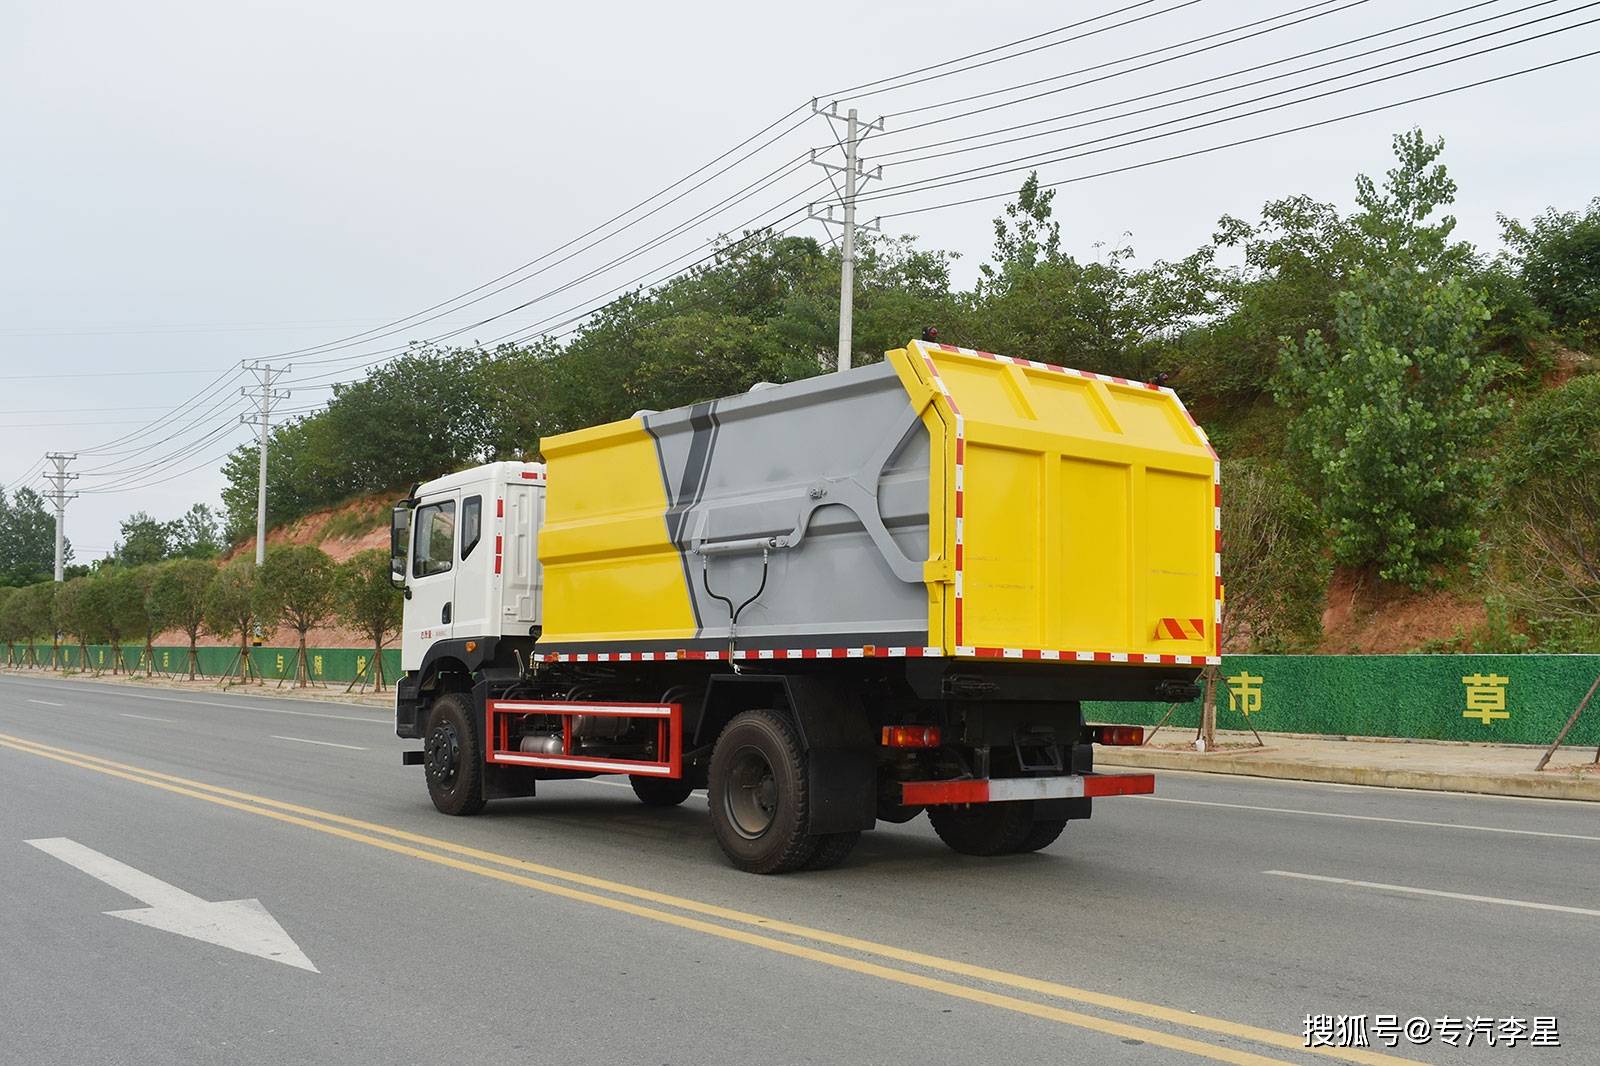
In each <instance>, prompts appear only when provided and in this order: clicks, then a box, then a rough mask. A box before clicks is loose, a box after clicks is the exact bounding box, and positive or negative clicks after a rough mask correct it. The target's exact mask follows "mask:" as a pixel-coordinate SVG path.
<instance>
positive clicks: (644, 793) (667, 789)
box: [628, 774, 694, 807]
mask: <svg viewBox="0 0 1600 1066" xmlns="http://www.w3.org/2000/svg"><path fill="white" fill-rule="evenodd" d="M628 783H629V784H630V785H632V786H633V794H634V795H635V796H638V797H639V802H640V803H642V804H644V805H645V806H646V807H676V806H677V805H678V804H680V803H682V802H683V801H684V800H686V799H688V798H689V793H691V792H693V791H694V786H692V785H690V784H689V782H687V781H682V780H676V781H675V780H672V779H671V778H662V777H646V776H645V775H643V774H631V775H629V777H628Z"/></svg>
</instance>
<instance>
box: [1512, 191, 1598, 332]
mask: <svg viewBox="0 0 1600 1066" xmlns="http://www.w3.org/2000/svg"><path fill="white" fill-rule="evenodd" d="M1500 229H1501V237H1502V239H1503V240H1504V241H1505V243H1506V245H1507V246H1508V249H1509V254H1508V256H1507V259H1508V260H1509V262H1510V264H1511V265H1512V267H1513V268H1514V269H1515V271H1516V273H1517V274H1518V276H1519V277H1520V278H1521V281H1522V284H1523V285H1524V286H1525V287H1526V290H1527V293H1528V296H1529V297H1530V298H1531V300H1532V302H1533V303H1534V305H1536V306H1537V307H1538V308H1539V309H1540V310H1541V311H1543V312H1544V314H1545V315H1547V316H1548V321H1550V322H1551V323H1553V324H1554V326H1555V328H1556V329H1557V330H1558V331H1560V333H1561V334H1562V335H1563V338H1564V339H1565V340H1566V342H1567V343H1568V344H1571V345H1574V346H1576V347H1580V348H1585V349H1592V348H1593V347H1594V346H1595V345H1596V344H1597V343H1600V197H1596V198H1595V199H1593V200H1591V201H1590V202H1589V207H1588V209H1587V210H1586V211H1584V212H1583V213H1582V214H1579V213H1578V212H1576V211H1557V210H1556V209H1555V208H1550V209H1548V210H1546V211H1545V212H1544V213H1543V214H1541V215H1539V216H1538V217H1536V218H1535V219H1534V220H1533V222H1532V223H1531V224H1528V225H1524V224H1522V223H1521V222H1518V221H1517V220H1516V219H1512V218H1507V217H1506V216H1504V215H1501V216H1500Z"/></svg>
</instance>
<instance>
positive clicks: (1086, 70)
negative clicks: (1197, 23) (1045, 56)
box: [886, 0, 1498, 133]
mask: <svg viewBox="0 0 1600 1066" xmlns="http://www.w3.org/2000/svg"><path fill="white" fill-rule="evenodd" d="M1331 2H1333V0H1318V2H1317V3H1309V5H1306V6H1302V8H1294V10H1293V11H1280V13H1278V14H1269V16H1267V18H1262V19H1254V21H1250V22H1240V24H1238V26H1230V27H1227V29H1221V30H1214V32H1211V34H1205V35H1202V37H1190V38H1189V40H1182V42H1178V43H1176V45H1162V46H1160V48H1147V50H1146V51H1139V53H1134V54H1131V56H1120V58H1117V59H1107V61H1104V62H1096V64H1093V66H1088V67H1078V69H1077V70H1067V72H1064V74H1051V75H1050V77H1046V78H1034V80H1032V82H1022V83H1019V85H1006V86H1003V88H997V90H987V91H982V93H971V94H968V96H957V98H952V99H942V101H939V102H936V104H923V106H920V107H907V109H904V110H891V112H890V114H888V115H886V117H888V118H899V117H901V115H915V114H920V112H925V110H936V109H939V107H952V106H955V104H966V102H971V101H974V99H987V98H989V96H998V94H1002V93H1014V91H1018V90H1024V88H1034V86H1035V85H1048V83H1051V82H1061V80H1062V78H1072V77H1077V75H1080V74H1090V72H1091V70H1104V69H1106V67H1115V66H1120V64H1123V62H1131V61H1134V59H1144V58H1147V56H1155V54H1160V53H1163V51H1171V50H1173V48H1187V46H1189V45H1198V43H1200V42H1206V40H1213V38H1216V37H1224V35H1227V34H1237V32H1238V30H1245V29H1254V27H1258V26H1264V24H1266V22H1277V21H1278V19H1285V18H1290V16H1291V14H1301V13H1304V11H1314V14H1307V16H1306V18H1302V19H1294V21H1291V22H1282V24H1278V26H1269V27H1266V29H1258V30H1256V32H1253V34H1245V35H1243V37H1235V38H1232V40H1221V42H1214V43H1210V45H1206V46H1203V48H1195V50H1192V51H1184V53H1179V54H1176V56H1166V58H1165V59H1157V61H1154V62H1147V64H1142V66H1138V67H1130V69H1126V70H1115V72H1112V74H1104V75H1101V77H1098V78H1090V80H1088V82H1078V83H1077V85H1069V86H1062V88H1058V90H1051V91H1050V93H1038V94H1035V96H1026V98H1022V99H1019V101H1011V102H1018V104H1019V102H1026V101H1030V99H1038V98H1040V96H1050V94H1051V93H1061V91H1066V90H1069V88H1082V86H1083V85H1093V83H1096V82H1104V80H1106V78H1115V77H1122V75H1125V74H1133V72H1136V70H1149V69H1150V67H1158V66H1163V64H1166V62H1174V61H1178V59H1189V58H1192V56H1198V54H1202V53H1206V51H1214V50H1218V48H1227V46H1229V45H1237V43H1240V42H1246V40H1253V38H1256V37H1262V35H1266V34H1275V32H1278V30H1283V29H1290V27H1293V26H1301V24H1304V22H1310V21H1312V19H1320V18H1326V16H1330V14H1339V13H1342V11H1349V10H1350V8H1358V6H1362V5H1363V3H1368V0H1347V3H1344V5H1342V6H1338V8H1333V10H1331V11H1330V10H1326V6H1328V3H1331ZM1496 2H1498V0H1480V3H1496ZM1318 8H1323V10H1318ZM1434 18H1442V16H1434ZM1386 32H1387V30H1386ZM1003 106H1010V104H1003ZM974 114H982V110H973V112H963V114H962V115H952V118H965V117H966V115H974ZM941 122H947V118H941ZM923 125H931V123H918V125H912V126H901V128H898V130H896V133H906V131H907V130H920V128H922V126H923Z"/></svg>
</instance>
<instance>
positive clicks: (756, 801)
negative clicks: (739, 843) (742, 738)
mask: <svg viewBox="0 0 1600 1066" xmlns="http://www.w3.org/2000/svg"><path fill="white" fill-rule="evenodd" d="M778 798H779V797H778V778H777V775H775V774H774V773H773V772H772V764H771V763H770V762H768V761H767V757H766V756H765V755H763V754H762V753H761V752H760V751H759V750H758V749H756V748H752V747H745V748H740V749H739V750H738V751H737V752H736V753H735V754H734V756H733V764H732V766H730V767H729V769H728V787H727V788H726V789H724V790H723V794H722V806H723V810H724V811H726V812H727V815H728V824H729V825H731V826H733V831H734V832H736V833H738V834H739V835H740V836H742V837H744V838H745V839H746V840H755V839H756V838H757V837H760V836H761V835H762V834H764V833H765V832H766V831H767V830H768V829H771V828H772V823H773V821H774V820H775V819H776V818H777V815H778Z"/></svg>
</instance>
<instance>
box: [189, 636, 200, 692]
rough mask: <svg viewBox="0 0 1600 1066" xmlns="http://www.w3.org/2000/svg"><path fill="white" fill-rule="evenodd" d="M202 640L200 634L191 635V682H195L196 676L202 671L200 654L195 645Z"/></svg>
mask: <svg viewBox="0 0 1600 1066" xmlns="http://www.w3.org/2000/svg"><path fill="white" fill-rule="evenodd" d="M199 640H200V635H199V633H198V632H191V633H190V634H189V680H190V681H193V680H194V675H195V674H196V673H197V672H198V671H199V669H200V653H199V652H198V651H196V650H195V644H196V643H198V642H199Z"/></svg>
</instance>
